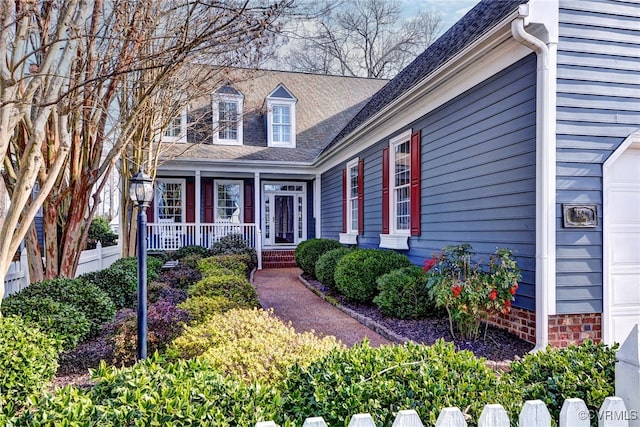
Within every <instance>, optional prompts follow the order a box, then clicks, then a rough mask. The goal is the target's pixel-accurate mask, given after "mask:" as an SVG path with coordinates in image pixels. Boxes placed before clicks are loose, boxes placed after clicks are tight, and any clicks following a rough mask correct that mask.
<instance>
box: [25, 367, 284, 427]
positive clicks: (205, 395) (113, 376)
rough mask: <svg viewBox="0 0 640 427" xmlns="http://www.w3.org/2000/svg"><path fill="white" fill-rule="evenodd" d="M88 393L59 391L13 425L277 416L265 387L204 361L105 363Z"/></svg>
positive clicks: (222, 424)
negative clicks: (235, 378) (244, 381)
mask: <svg viewBox="0 0 640 427" xmlns="http://www.w3.org/2000/svg"><path fill="white" fill-rule="evenodd" d="M93 379H94V380H95V381H97V384H96V386H95V387H93V388H92V389H90V390H85V391H83V390H79V389H78V388H75V387H64V388H62V389H59V390H57V391H56V392H55V394H53V395H45V396H43V397H41V398H38V399H36V400H35V406H34V408H33V410H30V411H24V412H23V413H21V414H20V415H19V416H17V417H16V418H17V419H15V420H13V423H14V425H17V426H27V425H29V426H44V425H47V426H54V425H55V426H71V425H74V426H75V425H82V426H86V425H100V426H159V425H167V426H198V425H207V426H218V427H231V426H252V425H255V424H256V423H257V422H259V421H267V420H271V419H278V418H279V416H280V410H279V401H280V398H279V396H278V394H277V392H276V391H275V390H274V389H273V388H270V387H265V386H258V385H246V384H242V383H239V382H237V381H232V380H229V379H227V378H225V377H223V376H222V375H220V374H219V373H217V372H216V371H215V370H214V369H212V367H211V365H210V364H209V363H208V362H207V361H205V360H189V361H177V362H175V363H164V362H163V361H162V360H160V359H158V358H155V357H150V358H149V359H146V360H145V361H143V362H140V363H138V364H136V365H135V366H134V367H132V368H125V369H117V368H113V367H106V366H105V365H104V364H103V365H101V366H100V368H99V369H97V370H96V372H95V374H94V376H93Z"/></svg>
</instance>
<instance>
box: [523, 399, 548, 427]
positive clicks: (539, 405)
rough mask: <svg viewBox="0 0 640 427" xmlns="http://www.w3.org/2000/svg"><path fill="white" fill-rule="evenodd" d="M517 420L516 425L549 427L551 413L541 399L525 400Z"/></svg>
mask: <svg viewBox="0 0 640 427" xmlns="http://www.w3.org/2000/svg"><path fill="white" fill-rule="evenodd" d="M518 421H519V422H518V427H551V414H550V413H549V410H548V409H547V405H545V404H544V402H543V401H542V400H527V401H526V402H525V403H524V406H523V407H522V411H520V418H519V420H518Z"/></svg>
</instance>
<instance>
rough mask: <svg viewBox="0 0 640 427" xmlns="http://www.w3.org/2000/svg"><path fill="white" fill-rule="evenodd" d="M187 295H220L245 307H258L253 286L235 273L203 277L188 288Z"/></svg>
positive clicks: (256, 295)
mask: <svg viewBox="0 0 640 427" xmlns="http://www.w3.org/2000/svg"><path fill="white" fill-rule="evenodd" d="M189 295H191V296H192V297H197V296H206V297H217V296H222V297H225V298H228V299H229V300H230V301H232V302H235V303H239V304H242V305H243V306H246V307H258V306H259V305H260V303H259V302H258V294H257V293H256V290H255V288H254V287H253V286H251V283H249V281H248V280H247V278H246V277H244V276H239V275H237V274H221V275H216V276H209V277H204V278H203V279H202V280H200V281H199V282H197V283H196V284H195V285H193V286H192V287H190V288H189Z"/></svg>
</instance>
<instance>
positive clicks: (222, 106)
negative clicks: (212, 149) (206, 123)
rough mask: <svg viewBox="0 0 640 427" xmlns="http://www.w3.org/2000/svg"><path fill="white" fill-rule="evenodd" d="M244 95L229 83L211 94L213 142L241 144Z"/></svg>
mask: <svg viewBox="0 0 640 427" xmlns="http://www.w3.org/2000/svg"><path fill="white" fill-rule="evenodd" d="M243 103H244V96H243V95H242V94H241V93H240V92H238V91H237V90H236V89H234V88H233V87H231V86H229V85H225V86H222V87H221V88H220V89H219V90H218V91H216V92H215V93H214V94H213V101H212V109H213V143H214V144H224V145H242V107H243Z"/></svg>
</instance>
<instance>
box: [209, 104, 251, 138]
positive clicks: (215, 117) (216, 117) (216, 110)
mask: <svg viewBox="0 0 640 427" xmlns="http://www.w3.org/2000/svg"><path fill="white" fill-rule="evenodd" d="M220 102H236V103H237V104H238V137H237V138H236V139H224V138H220V137H219V133H218V120H219V117H220V115H219V113H220V109H219V103H220ZM211 104H212V110H213V114H212V116H213V135H212V137H213V143H214V144H220V145H243V141H244V140H243V135H242V128H243V121H242V115H243V113H244V96H243V95H241V94H239V95H232V94H226V93H217V94H214V96H213V101H212V103H211Z"/></svg>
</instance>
